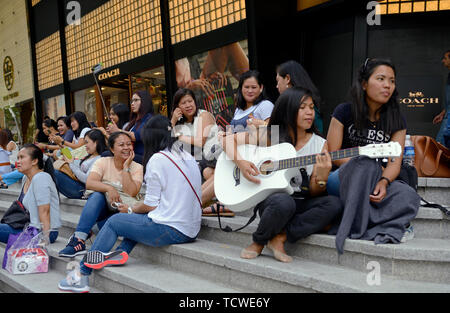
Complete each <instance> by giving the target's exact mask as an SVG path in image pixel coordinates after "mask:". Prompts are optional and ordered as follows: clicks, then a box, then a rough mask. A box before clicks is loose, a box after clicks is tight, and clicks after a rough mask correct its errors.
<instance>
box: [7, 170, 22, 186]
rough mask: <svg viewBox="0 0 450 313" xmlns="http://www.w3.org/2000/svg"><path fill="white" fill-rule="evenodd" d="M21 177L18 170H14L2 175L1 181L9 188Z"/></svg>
mask: <svg viewBox="0 0 450 313" xmlns="http://www.w3.org/2000/svg"><path fill="white" fill-rule="evenodd" d="M22 177H23V174H22V173H21V172H19V171H18V170H14V171H12V172H9V173H7V174H3V175H2V180H3V182H4V183H5V184H6V185H8V186H11V185H12V184H14V183H16V182H18V181H19V180H21V179H22Z"/></svg>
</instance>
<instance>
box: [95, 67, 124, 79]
mask: <svg viewBox="0 0 450 313" xmlns="http://www.w3.org/2000/svg"><path fill="white" fill-rule="evenodd" d="M118 75H120V69H119V68H115V69H113V70H110V71H109V72H106V73H102V74H100V75H98V80H105V79H108V78H111V77H114V76H118Z"/></svg>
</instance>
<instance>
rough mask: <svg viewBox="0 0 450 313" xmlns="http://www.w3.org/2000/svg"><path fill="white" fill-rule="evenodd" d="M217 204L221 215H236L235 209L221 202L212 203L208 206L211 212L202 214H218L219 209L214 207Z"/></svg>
mask: <svg viewBox="0 0 450 313" xmlns="http://www.w3.org/2000/svg"><path fill="white" fill-rule="evenodd" d="M215 205H217V208H218V210H219V214H220V216H223V217H233V216H234V212H233V211H231V210H229V209H227V208H225V206H224V205H223V204H222V203H219V202H217V203H214V204H212V205H210V206H209V207H207V208H210V209H211V213H204V212H202V216H217V209H216V208H215V207H214V206H215Z"/></svg>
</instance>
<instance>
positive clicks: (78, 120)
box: [49, 111, 91, 149]
mask: <svg viewBox="0 0 450 313" xmlns="http://www.w3.org/2000/svg"><path fill="white" fill-rule="evenodd" d="M69 120H70V125H71V126H72V131H73V133H74V136H73V140H72V142H69V141H66V140H64V138H62V137H60V136H57V135H51V136H49V138H50V139H51V140H52V141H53V142H55V143H56V144H57V145H58V146H59V147H60V148H63V147H68V148H70V149H77V148H80V147H81V146H83V145H84V144H85V143H86V141H85V139H84V136H85V135H86V133H87V132H88V131H90V130H91V124H89V122H88V120H87V117H86V114H84V113H83V112H79V111H77V112H74V113H72V114H71V115H70V116H69Z"/></svg>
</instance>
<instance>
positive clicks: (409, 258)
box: [0, 201, 450, 283]
mask: <svg viewBox="0 0 450 313" xmlns="http://www.w3.org/2000/svg"><path fill="white" fill-rule="evenodd" d="M7 205H9V203H8V202H5V201H0V211H3V210H6V206H7ZM419 217H421V218H423V219H425V220H426V222H427V223H431V222H429V221H433V220H436V221H437V222H436V223H442V225H444V227H443V228H444V230H442V229H441V231H443V232H444V233H445V234H447V235H448V233H449V231H450V223H449V221H448V220H445V219H443V217H442V214H441V212H440V211H439V210H437V209H429V208H421V213H420V214H419ZM61 219H62V225H63V226H62V227H61V229H60V236H62V237H65V238H69V237H70V236H71V235H72V234H73V232H74V231H75V229H76V226H77V224H78V220H79V215H78V214H76V213H68V212H65V211H62V212H61ZM221 221H222V225H230V226H231V227H232V228H233V229H236V228H238V227H240V226H243V225H245V223H246V222H247V218H246V217H240V216H236V217H234V218H222V219H221ZM419 221H420V218H417V219H416V220H414V222H413V224H414V225H416V222H418V223H417V224H418V225H420V222H419ZM202 225H203V226H202V229H201V232H200V234H199V238H202V239H204V240H208V241H214V242H218V243H223V244H231V245H235V246H237V247H241V248H243V247H246V246H248V245H249V244H250V243H251V242H252V237H251V234H252V233H253V232H254V231H255V230H256V227H257V225H258V221H257V220H256V221H255V222H253V223H252V224H251V225H249V226H248V227H247V228H245V229H243V230H242V231H239V232H233V233H225V232H223V231H221V230H220V229H219V226H218V221H217V218H214V217H203V218H202ZM424 227H425V226H424ZM432 230H434V231H435V232H434V234H435V235H436V234H439V233H438V231H437V230H438V227H431V228H429V231H430V232H431V231H432ZM415 233H416V237H415V239H413V240H412V241H410V242H407V243H405V244H398V245H394V244H387V245H374V243H373V242H372V241H364V240H350V239H347V241H346V244H345V247H344V248H345V252H344V254H343V255H342V256H341V257H340V258H339V259H338V257H337V252H336V249H335V237H334V236H328V235H323V234H315V235H311V236H309V237H308V238H306V239H303V240H300V241H299V242H297V243H295V244H287V245H286V249H287V251H288V253H289V254H290V255H293V256H298V257H302V258H305V259H308V260H312V261H315V262H321V263H326V264H330V265H337V264H339V265H342V266H344V267H347V268H351V269H355V270H359V271H363V272H364V271H365V269H366V266H367V264H368V263H369V262H370V261H377V262H379V263H380V264H382V268H381V269H382V273H384V274H388V275H393V276H396V277H399V278H403V279H407V280H418V281H429V282H441V283H450V241H449V240H448V237H447V239H438V238H421V237H420V236H419V231H418V230H417V229H416V230H415ZM94 239H95V236H94V237H93V238H92V240H94ZM61 249H62V248H61Z"/></svg>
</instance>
